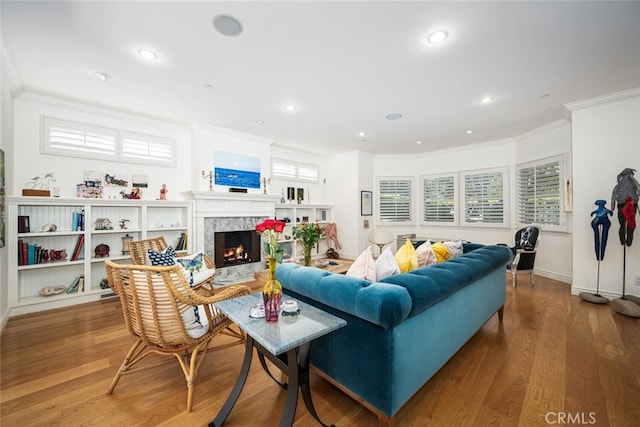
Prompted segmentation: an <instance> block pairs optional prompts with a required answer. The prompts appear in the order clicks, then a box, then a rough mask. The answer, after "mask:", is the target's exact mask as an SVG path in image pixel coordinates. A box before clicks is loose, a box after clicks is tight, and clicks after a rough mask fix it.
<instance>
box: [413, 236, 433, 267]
mask: <svg viewBox="0 0 640 427" xmlns="http://www.w3.org/2000/svg"><path fill="white" fill-rule="evenodd" d="M416 254H418V267H426V266H428V265H431V264H435V263H437V262H438V260H437V259H436V254H434V253H433V248H432V247H431V242H430V241H429V240H427V241H426V242H424V243H423V244H421V245H420V246H418V248H417V249H416Z"/></svg>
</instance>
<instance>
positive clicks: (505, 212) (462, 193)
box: [458, 166, 511, 228]
mask: <svg viewBox="0 0 640 427" xmlns="http://www.w3.org/2000/svg"><path fill="white" fill-rule="evenodd" d="M496 172H498V173H501V174H502V222H499V223H498V222H480V221H479V222H466V209H467V205H466V200H465V199H466V188H465V177H466V176H468V175H481V174H492V173H496ZM510 179H511V175H510V170H509V167H508V166H499V167H494V168H486V169H475V170H468V171H461V172H459V180H458V182H459V185H458V189H459V194H458V195H459V203H460V204H459V207H460V209H459V210H460V217H459V219H460V221H459V226H460V227H480V228H509V227H510V212H511V203H510V196H509V195H510V190H509V182H510Z"/></svg>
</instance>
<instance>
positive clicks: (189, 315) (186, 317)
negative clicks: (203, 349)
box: [182, 305, 209, 338]
mask: <svg viewBox="0 0 640 427" xmlns="http://www.w3.org/2000/svg"><path fill="white" fill-rule="evenodd" d="M194 308H195V307H194ZM197 312H198V315H197V316H196V313H195V311H194V310H193V309H192V308H191V307H189V308H188V309H187V310H185V311H184V313H182V321H183V322H184V327H185V329H186V330H187V334H189V336H190V337H191V338H200V337H201V336H203V335H204V334H206V333H207V331H208V330H209V319H208V318H207V314H206V313H205V311H204V307H203V306H201V305H199V306H198V307H197ZM198 318H199V322H198Z"/></svg>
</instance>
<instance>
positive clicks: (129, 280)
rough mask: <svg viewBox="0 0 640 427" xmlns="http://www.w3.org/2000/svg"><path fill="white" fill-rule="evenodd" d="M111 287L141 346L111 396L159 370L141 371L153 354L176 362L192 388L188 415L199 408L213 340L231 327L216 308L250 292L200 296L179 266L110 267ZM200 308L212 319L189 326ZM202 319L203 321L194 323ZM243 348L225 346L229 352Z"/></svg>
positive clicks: (132, 350)
mask: <svg viewBox="0 0 640 427" xmlns="http://www.w3.org/2000/svg"><path fill="white" fill-rule="evenodd" d="M105 265H106V270H107V278H108V281H109V286H110V287H111V289H113V291H114V292H115V293H116V294H117V295H118V296H119V297H120V302H121V303H122V312H123V315H124V321H125V325H126V327H127V329H128V330H129V332H130V333H131V335H133V336H134V337H136V341H135V343H134V344H133V345H132V346H131V348H130V349H129V351H128V353H127V355H126V356H125V358H124V361H123V362H122V365H121V366H120V369H119V370H118V372H117V373H116V375H115V377H114V378H113V381H112V382H111V386H110V387H109V390H108V391H107V395H110V394H111V393H112V392H113V390H114V389H115V387H116V385H117V384H118V381H119V380H120V377H122V375H124V374H129V373H133V372H137V371H141V370H144V369H148V368H151V367H154V366H157V365H158V363H155V364H149V365H146V364H145V365H144V366H138V363H139V362H141V361H142V360H144V359H145V358H146V357H147V356H149V355H151V354H152V353H157V354H161V355H167V356H175V358H176V359H177V360H178V363H179V364H180V368H181V369H182V372H183V374H184V376H185V380H186V382H187V390H188V393H187V411H188V412H190V411H191V407H192V403H193V386H194V384H195V380H196V376H197V374H198V370H199V368H200V365H201V364H202V361H203V360H204V356H205V355H206V354H207V351H208V350H209V344H210V341H211V340H212V338H214V336H216V335H217V334H218V333H222V332H223V331H224V330H225V329H226V328H227V327H228V326H229V325H230V324H231V321H230V320H229V319H228V318H227V317H226V316H224V315H223V314H222V313H220V312H218V311H217V310H215V306H214V305H213V304H214V303H216V302H218V301H222V300H226V299H231V298H235V297H238V296H242V295H248V294H250V292H251V291H250V289H249V288H248V287H246V286H233V287H228V288H224V289H222V290H219V291H218V292H216V294H215V295H214V296H209V297H205V296H202V295H199V294H198V293H196V292H195V291H194V290H193V289H191V287H190V286H189V283H188V282H187V280H186V279H185V277H184V275H183V274H182V271H181V269H180V267H179V266H177V265H174V266H169V267H155V266H148V265H122V264H116V263H114V262H113V261H109V260H107V261H106V262H105ZM198 306H200V311H199V312H204V313H205V316H206V319H204V318H202V317H201V318H200V319H199V322H198V323H199V325H196V326H199V327H197V328H193V327H192V326H193V325H195V324H196V322H193V323H192V322H191V321H188V320H187V318H188V317H189V316H195V315H194V314H193V313H194V307H198ZM194 318H196V319H197V317H194ZM235 344H237V343H235V342H234V343H230V344H225V345H222V346H220V347H218V348H216V349H219V348H225V347H229V346H230V345H235Z"/></svg>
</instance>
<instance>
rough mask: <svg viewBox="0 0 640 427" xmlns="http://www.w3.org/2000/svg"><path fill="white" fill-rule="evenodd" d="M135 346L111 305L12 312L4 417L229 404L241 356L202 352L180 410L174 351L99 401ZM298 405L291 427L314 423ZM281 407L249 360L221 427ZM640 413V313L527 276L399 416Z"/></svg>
mask: <svg viewBox="0 0 640 427" xmlns="http://www.w3.org/2000/svg"><path fill="white" fill-rule="evenodd" d="M507 283H510V281H508V282H507ZM427 327H428V326H427ZM221 339H224V338H216V340H221ZM131 343H132V338H131V337H130V336H129V335H128V333H127V331H126V329H125V327H124V322H123V319H122V315H121V313H120V303H119V301H118V300H115V299H113V300H108V301H101V302H96V303H90V304H83V305H79V306H74V307H71V308H65V309H58V310H51V311H46V312H40V313H36V314H31V315H25V316H19V317H14V318H11V319H10V320H9V322H8V324H7V326H6V327H5V330H4V331H3V333H2V340H1V349H0V362H1V371H0V374H1V377H0V380H1V386H0V425H2V426H45V425H52V426H80V425H93V426H123V425H127V426H158V425H161V426H185V425H188V426H204V425H207V424H208V423H209V421H211V420H212V419H213V417H214V416H215V415H216V413H217V412H218V410H219V409H220V407H221V406H222V404H223V403H224V401H225V399H226V398H227V395H228V394H229V391H230V389H231V387H232V386H233V384H234V382H235V379H236V376H237V375H238V372H239V369H240V365H241V362H242V360H241V359H242V354H243V350H244V349H243V348H242V347H240V346H235V347H232V348H228V349H225V350H222V351H218V352H214V353H210V354H209V355H207V360H206V361H205V363H204V364H203V366H202V368H201V370H200V374H199V376H198V379H197V382H196V386H195V394H194V406H193V412H191V413H186V412H185V407H186V386H185V382H184V378H183V376H182V373H181V372H180V369H179V367H178V365H177V363H176V362H175V360H173V359H168V363H166V364H164V365H162V366H160V367H158V368H155V369H151V370H147V371H144V372H142V373H139V374H137V375H131V376H125V377H124V378H122V379H121V380H120V383H119V384H118V386H117V387H116V390H115V392H114V394H113V395H111V396H106V395H105V392H106V390H107V388H108V387H109V384H110V382H111V380H112V378H113V375H114V374H115V371H116V369H117V368H118V367H119V365H120V363H121V362H122V358H123V357H124V355H125V353H126V351H127V349H128V348H129V346H130V345H131ZM345 357H348V355H345ZM371 375H375V373H374V372H372V373H371ZM311 389H312V394H313V399H314V403H315V406H316V410H317V411H318V414H319V415H320V417H321V418H322V420H323V421H324V422H325V423H329V424H331V423H333V424H335V425H336V426H337V427H347V426H355V427H360V426H362V427H365V426H372V427H373V426H376V425H377V419H376V417H375V416H374V415H373V414H372V413H370V412H369V411H367V410H366V409H364V408H363V407H362V406H360V405H359V404H358V403H356V402H355V401H354V400H352V399H351V398H349V397H347V396H346V395H345V394H343V393H342V392H340V391H339V390H337V389H336V388H335V387H333V386H332V385H330V384H329V383H327V382H326V381H325V380H323V379H321V378H320V377H318V376H317V375H315V374H312V378H311ZM301 401H302V399H300V402H299V406H298V411H297V413H296V421H295V425H296V426H298V427H300V426H317V425H318V424H317V423H316V422H315V420H314V419H313V418H312V417H311V416H310V415H309V414H308V412H307V411H306V408H304V405H303V404H302V402H301ZM283 405H284V392H283V391H281V390H280V388H279V387H278V386H277V385H275V384H274V383H273V382H272V381H271V380H270V379H269V378H268V377H267V376H266V375H265V374H264V373H263V372H262V370H261V367H260V365H259V363H257V360H254V362H253V363H252V367H251V372H250V374H249V379H248V380H247V384H246V386H245V389H244V391H243V392H242V394H241V396H240V399H239V401H238V403H237V404H236V406H235V408H234V409H233V411H232V412H231V415H230V416H229V418H228V420H227V422H226V423H225V426H228V427H233V426H265V427H270V426H276V425H278V420H279V417H280V412H281V410H282V407H283ZM639 420H640V320H638V319H632V318H629V317H625V316H622V315H620V314H618V313H615V312H614V311H613V310H612V309H611V308H610V307H609V306H608V305H596V304H590V303H587V302H584V301H582V300H581V299H580V298H578V297H576V296H571V295H570V287H569V285H567V284H563V283H559V282H556V281H553V280H550V279H545V278H543V277H536V283H535V286H533V287H531V286H530V285H529V284H528V282H527V281H526V279H525V278H524V277H523V278H521V279H520V281H519V284H518V287H517V288H515V289H514V288H512V287H511V285H510V284H508V285H507V304H506V307H505V313H504V321H503V322H502V323H500V322H498V319H497V316H494V317H492V318H491V319H490V320H489V321H488V322H487V323H486V324H485V325H484V327H483V328H482V329H481V330H480V331H479V332H478V333H477V334H476V335H475V336H474V337H473V338H472V339H471V340H470V341H469V342H468V343H467V344H466V345H465V346H464V347H463V348H462V349H461V350H460V351H459V352H458V353H457V354H456V355H455V356H454V357H453V358H452V359H451V360H450V361H449V362H448V363H447V364H446V365H445V366H444V367H443V368H442V369H441V370H440V371H439V372H438V373H437V374H436V375H435V376H434V377H433V378H432V379H431V380H430V381H429V382H428V383H427V384H426V385H425V386H424V387H423V388H422V389H421V390H420V391H419V392H418V393H417V394H416V395H415V396H414V397H413V398H412V399H411V400H410V401H409V402H408V403H407V404H406V405H405V406H404V407H403V408H402V409H401V410H400V412H399V413H398V414H397V417H396V426H398V427H404V426H489V425H492V426H539V425H547V424H555V425H580V424H582V425H597V426H615V427H622V426H629V427H632V426H633V427H635V426H638V425H639V423H640V421H639Z"/></svg>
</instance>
